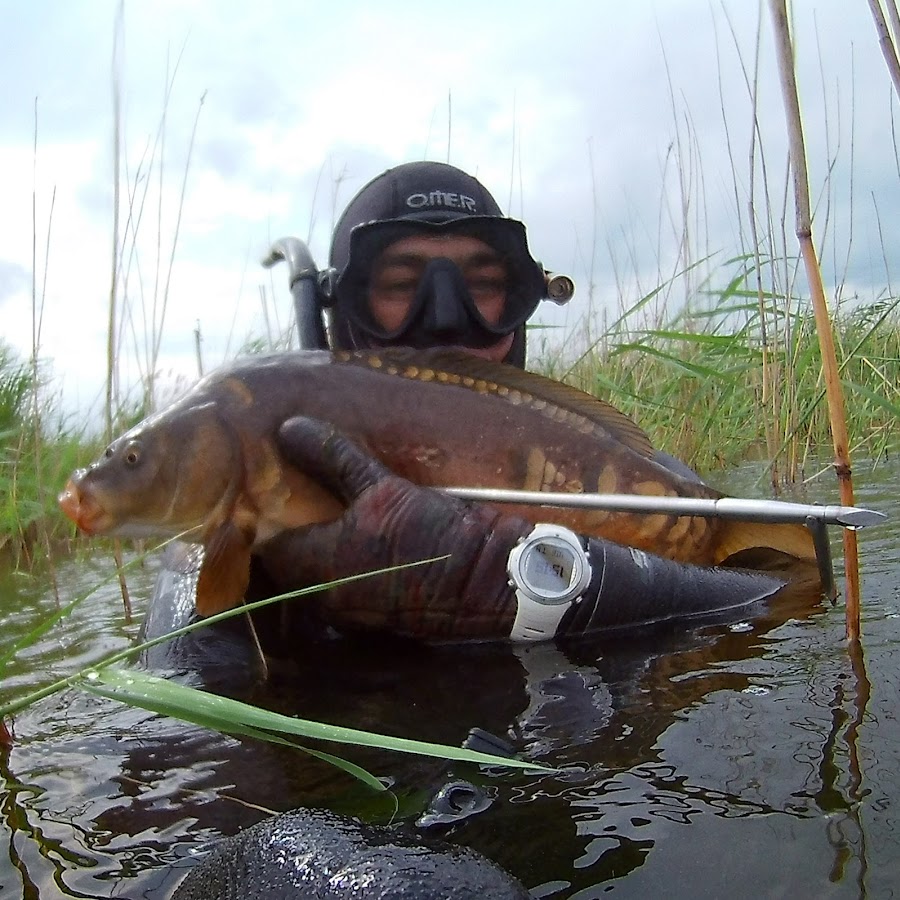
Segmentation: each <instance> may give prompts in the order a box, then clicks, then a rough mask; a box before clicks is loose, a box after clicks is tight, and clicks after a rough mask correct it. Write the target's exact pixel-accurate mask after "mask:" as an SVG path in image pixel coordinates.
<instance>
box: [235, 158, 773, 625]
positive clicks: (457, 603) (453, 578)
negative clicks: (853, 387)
mask: <svg viewBox="0 0 900 900" xmlns="http://www.w3.org/2000/svg"><path fill="white" fill-rule="evenodd" d="M330 265H331V269H332V272H333V276H334V277H333V279H332V280H331V282H330V290H329V291H328V293H327V295H326V296H324V297H323V298H322V300H323V306H325V307H326V312H327V317H328V324H329V328H328V331H329V336H330V345H331V349H333V350H362V349H372V348H384V347H391V346H408V347H416V348H432V347H454V348H461V349H464V350H466V351H467V352H469V353H471V354H474V355H477V356H482V357H485V358H488V359H491V360H495V361H502V362H505V363H508V364H511V365H513V366H517V367H519V368H524V366H525V355H526V330H525V326H526V322H527V321H528V319H529V318H530V317H531V315H532V314H533V313H534V312H535V310H536V308H537V306H538V304H539V303H540V302H541V300H542V299H544V298H545V297H546V294H547V274H546V273H545V271H544V269H543V267H542V266H541V265H540V264H539V263H538V262H537V261H535V259H534V258H533V257H532V255H531V252H530V250H529V247H528V243H527V238H526V231H525V226H524V225H523V224H522V223H521V222H519V221H516V220H514V219H511V218H507V217H505V216H504V215H503V213H502V212H501V210H500V207H499V206H498V204H497V203H496V201H495V200H494V198H493V197H492V196H491V194H490V193H489V192H488V191H487V189H486V188H485V187H484V186H483V185H482V184H481V183H480V182H479V181H478V180H477V179H475V178H474V177H472V176H470V175H468V174H467V173H465V172H463V171H461V170H459V169H457V168H455V167H453V166H450V165H446V164H443V163H437V162H414V163H407V164H405V165H401V166H398V167H396V168H393V169H389V170H388V171H386V172H384V173H383V174H381V175H380V176H378V177H377V178H375V179H374V180H372V181H371V182H369V183H368V184H367V185H366V186H365V187H363V188H362V189H361V190H360V191H359V193H358V194H357V195H356V196H355V197H354V198H353V200H351V202H350V204H349V205H348V207H347V208H346V210H345V211H344V213H343V215H342V216H341V218H340V220H339V221H338V224H337V226H336V229H335V232H334V235H333V240H332V245H331V252H330ZM279 442H280V449H281V452H282V454H283V455H284V457H285V458H286V459H287V460H288V461H289V462H291V463H292V464H293V465H295V466H297V467H298V468H301V469H303V470H306V471H309V472H310V473H312V474H314V476H315V477H317V478H319V479H321V480H322V481H323V482H324V483H326V484H327V485H329V486H330V487H331V488H332V489H333V490H334V492H335V493H336V495H337V496H339V497H341V498H342V499H343V500H344V501H345V503H346V506H347V508H346V511H345V513H344V515H343V516H342V517H341V518H340V519H339V520H337V521H335V522H331V523H327V524H322V525H313V526H309V527H304V528H300V529H296V530H293V531H288V532H284V533H283V534H281V535H280V536H278V537H277V538H274V539H272V540H271V541H270V542H269V543H268V544H266V545H264V546H263V547H262V548H260V553H259V556H260V559H261V568H262V570H263V571H264V573H265V575H264V576H259V575H258V574H257V576H256V577H258V578H259V577H262V578H264V579H268V580H269V581H270V584H269V585H267V587H266V589H267V590H271V589H272V588H273V587H274V588H275V589H277V590H279V591H287V590H291V589H295V588H299V587H303V586H308V585H312V584H315V583H322V582H325V581H332V580H336V579H340V578H344V577H347V576H351V575H356V574H358V573H361V572H366V571H373V570H377V569H383V568H388V567H394V566H398V565H401V564H404V563H412V562H415V561H417V560H422V559H426V558H437V557H439V558H440V559H438V560H437V561H435V562H432V563H430V564H427V565H423V566H418V567H414V568H406V569H402V570H398V571H394V572H391V573H387V574H382V575H378V576H375V577H374V578H373V579H364V580H360V581H355V582H352V583H348V584H343V585H341V586H339V587H336V588H333V589H331V590H330V591H328V592H327V593H325V594H322V595H319V600H318V602H317V603H316V604H314V606H315V609H316V615H317V616H318V617H320V618H321V620H322V622H323V623H325V624H326V625H327V626H328V627H330V628H334V629H337V630H338V631H339V632H346V631H349V632H353V631H356V630H363V631H369V630H373V629H374V630H377V631H380V632H383V633H387V634H393V635H402V636H405V637H411V638H417V639H424V640H439V641H453V640H471V639H475V640H479V639H480V640H485V639H511V640H513V641H518V642H527V641H544V640H550V639H553V638H554V637H558V636H563V635H567V634H581V633H585V632H589V631H594V630H597V629H607V628H610V627H617V626H630V625H638V624H641V623H645V622H651V621H659V620H668V619H673V618H674V619H677V618H682V617H691V616H697V615H701V614H705V613H714V612H717V611H720V610H726V609H734V608H739V607H742V606H746V605H749V604H752V603H755V602H757V601H760V600H763V599H765V598H768V597H770V596H771V595H772V594H774V593H775V592H776V591H777V590H778V589H779V588H780V587H782V586H783V581H782V580H780V579H778V578H775V577H771V576H769V575H765V574H762V573H759V572H752V573H751V572H746V571H742V570H738V569H727V568H724V569H723V568H718V569H710V568H703V567H698V566H689V565H682V564H679V563H675V562H671V561H669V560H667V559H663V558H661V557H656V556H654V555H652V554H648V553H644V552H641V551H638V550H635V549H633V548H629V547H624V546H620V545H618V544H615V543H612V542H610V541H605V540H598V539H593V538H590V539H588V538H585V537H584V536H582V535H578V534H575V533H573V532H572V531H570V530H568V529H566V528H562V527H558V526H549V525H545V524H541V523H533V522H529V521H526V520H524V519H522V518H521V517H519V516H516V515H514V514H508V513H502V512H498V511H497V510H496V509H493V508H491V507H488V506H486V505H480V504H477V503H467V502H463V501H460V500H456V499H454V498H451V497H449V496H446V495H444V494H441V493H439V492H437V491H434V490H430V489H426V488H420V487H417V486H416V485H414V484H412V483H410V482H408V481H405V480H404V479H402V478H399V477H397V476H396V475H394V474H393V473H391V472H389V471H388V470H386V469H385V468H384V466H382V465H381V464H380V463H379V462H378V461H376V460H375V459H373V458H371V457H370V456H368V455H367V454H366V453H365V452H364V451H363V450H362V449H361V448H359V447H358V446H355V445H354V444H353V443H351V442H350V441H348V440H346V439H345V438H344V437H342V436H341V435H340V434H336V433H334V431H333V429H331V428H330V427H329V426H328V425H326V424H324V423H322V422H318V421H314V420H310V419H293V420H290V421H289V422H288V423H286V424H285V425H284V426H283V428H282V429H281V433H280V435H279ZM655 460H656V462H658V463H659V464H660V465H664V466H666V467H667V468H670V469H671V470H673V471H674V472H676V474H678V475H679V476H681V477H683V478H687V479H694V480H699V477H698V476H697V475H696V474H695V473H694V472H693V471H692V470H691V469H689V468H688V467H687V466H686V465H685V464H684V463H682V462H681V461H679V460H676V459H674V458H673V457H670V456H668V455H666V454H661V453H658V454H657V456H656V457H655ZM256 568H257V569H259V568H260V566H259V565H257V566H256ZM251 587H252V585H251ZM256 595H257V596H259V595H260V591H259V590H257V591H256ZM303 605H304V607H305V608H307V609H308V608H309V605H310V604H306V603H304V604H303Z"/></svg>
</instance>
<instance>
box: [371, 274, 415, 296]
mask: <svg viewBox="0 0 900 900" xmlns="http://www.w3.org/2000/svg"><path fill="white" fill-rule="evenodd" d="M375 287H376V290H378V291H381V292H383V293H384V294H386V295H387V296H389V297H392V298H395V297H408V296H409V295H410V294H414V293H415V290H416V282H415V281H412V280H411V279H400V280H396V281H385V282H381V283H379V284H377V285H376V286H375Z"/></svg>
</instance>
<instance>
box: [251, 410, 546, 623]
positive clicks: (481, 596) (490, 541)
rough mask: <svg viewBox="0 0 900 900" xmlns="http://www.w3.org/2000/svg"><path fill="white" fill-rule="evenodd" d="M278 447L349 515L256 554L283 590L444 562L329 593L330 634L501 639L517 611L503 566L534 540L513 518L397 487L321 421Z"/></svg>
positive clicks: (325, 612) (323, 607) (324, 604)
mask: <svg viewBox="0 0 900 900" xmlns="http://www.w3.org/2000/svg"><path fill="white" fill-rule="evenodd" d="M279 448H280V450H281V452H282V454H283V456H284V458H285V459H286V460H287V461H288V462H289V463H290V464H291V465H293V466H295V467H297V468H299V469H302V470H304V471H306V472H308V473H309V474H311V475H313V476H314V477H315V478H316V479H318V480H319V481H321V482H322V483H323V484H325V485H327V486H328V487H329V489H330V490H332V491H333V492H334V493H335V494H336V495H337V496H338V497H339V498H341V499H342V500H343V501H344V502H345V503H346V504H347V510H346V512H345V513H344V514H343V516H342V517H341V518H340V519H338V520H337V521H334V522H329V523H327V524H323V525H312V526H307V527H304V528H298V529H294V530H292V531H287V532H283V533H282V534H280V535H278V536H276V537H274V538H272V539H271V540H270V541H269V542H267V543H266V544H265V545H263V547H262V548H260V550H259V553H258V555H259V556H260V557H261V558H262V562H263V565H264V567H265V569H266V570H267V571H268V573H269V575H270V576H271V577H272V579H273V580H274V581H275V583H276V585H277V586H278V587H280V588H282V589H283V590H291V589H295V588H297V587H301V586H307V585H312V584H316V583H322V582H326V581H332V580H335V579H338V578H344V577H347V576H349V575H355V574H358V573H361V572H369V571H372V570H375V569H382V568H387V567H390V566H396V565H400V564H403V563H409V562H414V561H417V560H422V559H428V558H431V557H436V556H444V555H448V558H447V559H443V560H440V561H438V562H433V563H428V564H426V565H423V566H416V567H414V568H409V569H402V570H399V571H395V572H390V573H386V574H382V575H376V576H373V577H372V578H366V579H363V580H359V581H355V582H352V583H350V584H346V585H341V586H339V587H336V588H333V589H331V590H330V591H328V593H327V594H324V595H322V596H321V598H320V599H319V601H318V603H319V612H320V614H321V616H322V618H323V619H324V620H325V621H326V622H327V623H328V624H331V625H333V626H335V627H336V628H339V629H340V628H353V629H358V628H371V629H378V630H383V631H389V632H391V633H393V634H401V635H408V636H411V637H415V638H420V639H423V640H432V641H434V640H438V641H440V640H448V641H454V640H472V639H482V640H484V639H498V638H500V639H502V638H506V637H508V636H509V632H510V629H511V628H512V624H513V620H514V618H515V611H516V599H515V594H514V592H513V590H512V588H511V587H509V585H508V583H507V575H506V563H507V559H508V557H509V551H510V549H511V548H512V547H513V545H514V544H515V543H516V541H517V540H518V539H519V538H520V537H522V536H523V535H525V534H527V533H528V532H529V531H531V529H532V527H533V526H532V525H531V523H529V522H527V521H525V520H524V519H521V518H519V517H517V516H512V515H504V514H502V513H499V512H497V511H496V510H493V509H491V508H489V507H487V506H484V505H480V504H471V503H464V502H462V501H460V500H456V499H454V498H452V497H449V496H447V495H445V494H442V493H440V492H438V491H435V490H430V489H428V488H421V487H417V486H416V485H413V484H411V483H410V482H409V481H406V480H405V479H402V478H400V477H398V476H396V475H394V474H393V473H392V472H390V471H389V470H388V469H386V468H385V467H384V466H383V465H382V464H381V463H380V462H378V461H377V460H375V459H373V458H372V457H370V456H369V455H367V454H366V453H364V452H363V451H362V450H361V449H360V448H359V447H357V446H356V445H355V444H353V443H352V442H351V441H349V440H347V439H346V438H344V437H342V436H341V435H340V434H337V433H336V432H335V431H334V429H333V428H332V427H331V426H330V425H327V424H325V423H323V422H320V421H318V420H315V419H308V418H300V417H298V418H294V419H290V420H289V421H287V422H285V424H284V425H283V426H282V427H281V429H280V431H279Z"/></svg>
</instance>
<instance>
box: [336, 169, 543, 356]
mask: <svg viewBox="0 0 900 900" xmlns="http://www.w3.org/2000/svg"><path fill="white" fill-rule="evenodd" d="M429 231H431V232H433V233H437V232H440V233H443V234H447V233H450V234H454V233H456V234H462V235H468V236H471V237H475V238H478V239H479V240H482V241H483V242H484V243H486V244H487V245H488V246H490V247H493V248H494V249H495V250H496V251H497V252H498V253H500V254H501V256H502V257H503V260H504V262H505V264H506V266H507V268H508V270H509V286H508V290H507V313H508V314H509V319H508V322H509V330H508V331H505V332H499V333H510V332H512V333H513V334H514V335H515V338H514V343H513V347H512V349H511V350H510V352H509V353H508V354H507V357H506V361H507V362H510V363H512V364H514V365H518V366H520V367H521V366H524V364H525V328H524V324H525V321H526V320H527V318H528V317H529V316H530V315H531V314H532V313H533V312H534V309H535V307H536V306H537V304H538V303H539V302H540V300H541V299H542V298H543V297H544V296H545V287H546V285H545V279H544V271H543V268H542V267H541V265H540V264H539V263H538V262H536V261H535V260H534V258H533V257H532V256H531V253H530V251H529V249H528V240H527V236H526V232H525V226H524V225H523V224H522V223H521V222H519V221H517V220H515V219H510V218H507V217H506V216H504V215H503V212H502V210H501V209H500V207H499V205H498V204H497V201H496V200H494V198H493V197H492V196H491V194H490V193H489V192H488V190H487V188H485V187H484V185H483V184H481V182H480V181H478V179H477V178H473V177H472V176H471V175H469V174H467V173H466V172H463V171H462V170H460V169H457V168H456V167H455V166H451V165H447V164H446V163H440V162H428V161H425V162H412V163H405V164H404V165H401V166H397V167H395V168H393V169H388V170H387V171H386V172H383V173H382V174H381V175H379V176H378V177H377V178H374V179H372V181H370V182H369V183H368V184H366V185H365V186H364V187H363V188H362V189H361V190H360V191H359V193H358V194H357V195H356V196H355V197H354V198H353V199H352V200H351V201H350V203H349V205H348V206H347V208H346V209H345V210H344V213H343V215H342V216H341V218H340V220H339V221H338V223H337V226H336V227H335V230H334V236H333V238H332V243H331V253H330V260H329V261H330V265H331V267H332V268H333V269H334V270H335V273H336V276H337V278H336V281H335V287H334V294H333V295H332V296H331V298H330V304H329V306H330V309H329V321H330V326H329V330H330V333H331V344H332V346H333V347H337V348H341V349H360V348H362V347H369V346H384V345H385V343H400V344H402V343H404V342H405V341H406V340H408V339H411V338H412V335H411V334H403V335H398V336H396V337H391V338H390V339H386V336H384V335H378V334H377V333H372V331H371V323H368V324H367V322H366V317H365V316H364V315H363V314H362V311H363V310H364V307H365V304H366V303H367V300H366V297H367V291H368V279H369V277H370V274H371V270H372V265H373V263H374V261H375V259H376V258H377V257H378V255H379V254H380V253H381V252H382V251H383V250H384V249H385V248H386V247H387V246H389V245H390V244H392V243H394V242H395V241H397V240H399V239H401V238H404V237H407V236H408V235H410V234H414V233H419V232H425V233H427V232H429ZM471 327H472V330H471V332H470V333H469V334H465V333H462V334H460V335H457V336H455V338H454V340H455V342H456V343H458V344H460V345H462V346H472V347H478V346H485V345H486V344H488V343H492V342H493V341H495V340H496V339H497V333H495V332H493V331H486V330H485V329H484V328H480V327H479V326H478V324H477V323H475V322H474V321H473V322H472V323H471ZM421 340H423V343H421V344H419V343H415V344H414V345H415V346H430V345H432V343H433V342H432V338H431V337H429V336H428V335H426V336H424V337H422V338H421Z"/></svg>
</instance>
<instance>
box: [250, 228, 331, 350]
mask: <svg viewBox="0 0 900 900" xmlns="http://www.w3.org/2000/svg"><path fill="white" fill-rule="evenodd" d="M282 260H284V261H285V262H286V263H287V264H288V287H289V288H290V291H291V296H292V297H293V298H294V319H295V321H296V323H297V340H298V341H299V343H300V349H301V350H327V349H328V339H327V338H326V336H325V325H324V323H323V321H322V306H323V302H322V301H323V280H324V279H325V278H327V277H328V275H329V274H330V270H326V271H325V272H321V273H320V272H319V270H318V269H317V268H316V264H315V262H314V260H313V258H312V253H310V251H309V247H307V246H306V244H304V243H303V241H301V240H300V239H299V238H295V237H283V238H279V239H278V240H277V241H275V243H274V244H272V247H271V248H270V250H269V252H268V254H267V255H266V256H265V258H264V259H263V260H262V264H263V265H264V266H265V267H266V268H267V269H270V268H272V266H274V265H275V264H276V263H278V262H281V261H282Z"/></svg>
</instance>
